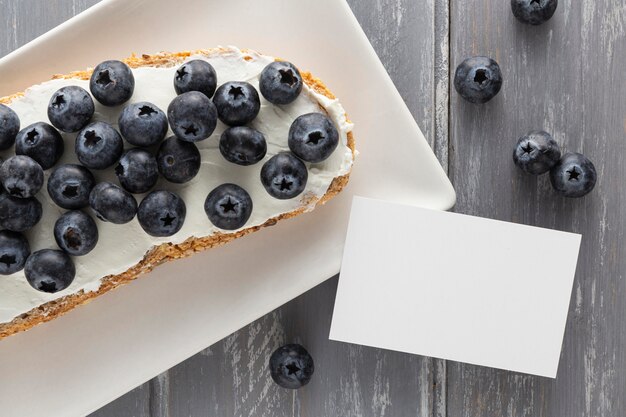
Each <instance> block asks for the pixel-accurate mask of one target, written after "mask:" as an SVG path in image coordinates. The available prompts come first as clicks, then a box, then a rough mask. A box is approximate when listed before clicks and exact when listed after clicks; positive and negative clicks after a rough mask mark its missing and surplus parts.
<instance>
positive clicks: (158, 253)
mask: <svg viewBox="0 0 626 417" xmlns="http://www.w3.org/2000/svg"><path fill="white" fill-rule="evenodd" d="M227 51H228V50H227V49H223V48H212V49H202V50H196V51H185V52H176V53H159V54H155V55H141V56H136V55H134V54H133V55H132V56H131V57H129V58H127V59H125V60H124V62H126V63H127V64H128V65H129V66H130V67H131V68H138V67H144V66H152V67H172V66H175V65H179V64H181V63H182V62H183V61H185V59H186V58H188V57H189V56H191V55H199V54H201V55H205V56H211V55H216V54H220V53H225V52H227ZM243 52H244V53H248V52H249V53H250V55H246V56H244V59H246V60H253V59H254V57H253V55H254V54H253V53H252V51H249V50H248V51H246V50H243ZM277 60H278V59H277ZM92 71H93V70H91V69H90V70H85V71H76V72H72V73H69V74H63V75H55V76H53V79H58V78H75V79H82V80H88V79H89V78H90V77H91V73H92ZM301 75H302V78H303V80H304V82H305V83H306V84H307V85H308V86H309V87H310V88H312V89H313V90H314V91H316V92H318V93H320V94H323V95H325V96H326V97H328V98H330V99H334V98H335V96H334V95H333V93H332V92H331V91H330V90H329V89H328V88H327V87H326V86H325V85H324V83H323V82H322V81H321V80H320V79H318V78H315V77H314V76H313V75H311V73H309V72H301ZM23 94H24V93H17V94H13V95H11V96H7V97H3V98H0V103H2V104H9V103H10V102H11V101H12V100H14V99H15V98H17V97H21V96H22V95H23ZM348 147H349V148H350V149H351V150H352V157H353V159H354V157H355V156H356V150H355V144H354V136H353V135H352V132H349V133H348ZM349 177H350V173H348V174H346V175H343V176H339V177H335V179H334V180H333V181H332V182H331V184H330V186H329V187H328V191H327V192H326V194H324V195H323V196H322V197H321V198H319V199H318V200H317V201H314V200H308V201H303V203H302V206H301V207H300V208H298V209H296V210H293V211H291V212H287V213H283V214H281V215H279V216H276V217H273V218H271V219H268V220H267V221H266V222H265V223H263V224H261V225H259V226H252V227H248V228H245V229H242V230H239V231H237V232H234V233H216V234H213V235H210V236H206V237H191V238H189V239H187V240H185V241H184V242H183V243H180V244H178V245H175V244H171V243H164V244H161V245H159V246H155V247H153V248H152V249H150V250H149V251H148V252H147V253H146V255H145V256H144V258H143V259H142V260H141V261H140V262H139V263H137V264H136V265H135V266H133V267H131V268H129V269H128V270H126V271H125V272H123V273H121V274H118V275H109V276H106V277H104V278H102V283H101V285H100V288H99V289H98V291H94V292H85V291H83V290H80V291H78V292H76V293H74V294H70V295H67V296H65V297H62V298H59V299H57V300H53V301H50V302H47V303H45V304H42V305H40V306H38V307H36V308H34V309H32V310H30V311H28V312H27V313H24V314H22V315H20V316H18V317H16V318H15V319H13V320H12V321H11V322H8V323H2V324H0V339H2V338H5V337H7V336H10V335H12V334H15V333H18V332H21V331H25V330H28V329H30V328H31V327H33V326H36V325H37V324H40V323H44V322H46V321H50V320H52V319H54V318H56V317H59V316H61V315H63V314H65V313H67V312H68V311H70V310H72V309H73V308H75V307H77V306H79V305H82V304H86V303H88V302H89V301H91V300H92V299H94V298H96V297H98V296H99V295H102V294H104V293H106V292H108V291H111V290H112V289H114V288H117V287H119V286H121V285H123V284H126V283H128V282H130V281H133V280H135V279H137V278H138V277H140V276H142V275H143V274H145V273H147V272H149V271H151V270H152V269H153V268H155V267H156V266H158V265H160V264H162V263H165V262H169V261H172V260H175V259H180V258H185V257H187V256H191V255H193V254H194V253H197V252H201V251H204V250H207V249H211V248H215V247H217V246H221V245H224V244H226V243H228V242H230V241H232V240H234V239H237V238H240V237H243V236H245V235H248V234H250V233H253V232H256V231H258V230H261V229H262V228H264V227H267V226H273V225H275V224H276V223H277V222H279V221H280V220H284V219H289V218H291V217H295V216H297V215H299V214H302V213H304V212H306V211H307V207H310V205H311V204H315V206H318V205H322V204H324V203H326V202H327V201H328V200H330V199H331V198H333V197H334V196H335V195H337V194H338V193H339V192H340V191H341V190H342V189H343V188H344V187H345V186H346V185H347V184H348V180H349Z"/></svg>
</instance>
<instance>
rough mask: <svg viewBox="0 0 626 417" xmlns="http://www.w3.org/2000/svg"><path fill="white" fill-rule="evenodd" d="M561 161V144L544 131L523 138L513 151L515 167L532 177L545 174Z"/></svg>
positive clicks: (531, 133) (534, 132)
mask: <svg viewBox="0 0 626 417" xmlns="http://www.w3.org/2000/svg"><path fill="white" fill-rule="evenodd" d="M559 159H561V150H560V149H559V144H558V143H556V141H555V140H554V139H553V138H552V136H550V134H549V133H546V132H543V131H533V132H530V133H528V134H527V135H525V136H522V137H521V138H519V140H518V141H517V145H515V150H514V151H513V162H515V165H517V166H518V167H519V168H520V169H522V170H523V171H525V172H527V173H529V174H532V175H541V174H545V173H546V172H548V171H550V168H552V167H553V166H554V165H556V163H557V162H559Z"/></svg>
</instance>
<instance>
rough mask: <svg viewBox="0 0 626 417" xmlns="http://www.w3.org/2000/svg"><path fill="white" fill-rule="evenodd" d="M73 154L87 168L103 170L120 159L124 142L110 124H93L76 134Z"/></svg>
mask: <svg viewBox="0 0 626 417" xmlns="http://www.w3.org/2000/svg"><path fill="white" fill-rule="evenodd" d="M74 152H76V156H77V157H78V160H79V161H80V163H81V164H83V165H84V166H86V167H87V168H91V169H105V168H108V167H110V166H111V165H113V164H114V163H116V162H117V161H118V160H119V159H120V156H122V152H124V141H123V140H122V137H121V136H120V134H119V133H118V132H117V130H115V129H114V128H113V126H111V125H110V124H108V123H106V122H93V123H91V124H89V125H87V126H86V127H85V128H83V130H81V131H80V132H78V135H77V136H76V142H75V144H74Z"/></svg>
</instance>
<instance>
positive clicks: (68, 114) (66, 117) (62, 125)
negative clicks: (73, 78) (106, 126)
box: [48, 85, 95, 132]
mask: <svg viewBox="0 0 626 417" xmlns="http://www.w3.org/2000/svg"><path fill="white" fill-rule="evenodd" d="M94 111H95V106H94V104H93V100H92V99H91V96H90V95H89V93H88V92H87V90H85V89H84V88H81V87H78V86H76V85H70V86H67V87H61V88H60V89H58V90H57V91H56V92H55V93H54V94H53V95H52V97H51V98H50V102H49V103H48V119H50V123H52V125H53V126H54V127H56V128H57V129H59V130H61V131H63V132H78V131H79V130H80V129H82V128H83V127H85V126H86V125H87V123H89V121H90V120H91V118H92V117H93V113H94Z"/></svg>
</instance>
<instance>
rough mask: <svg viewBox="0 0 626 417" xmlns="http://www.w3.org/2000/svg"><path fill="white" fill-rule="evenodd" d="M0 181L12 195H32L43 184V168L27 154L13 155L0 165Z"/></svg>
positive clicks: (19, 196)
mask: <svg viewBox="0 0 626 417" xmlns="http://www.w3.org/2000/svg"><path fill="white" fill-rule="evenodd" d="M0 182H1V183H2V187H4V189H5V191H6V192H7V193H8V194H9V195H10V196H12V197H17V198H29V197H33V196H34V195H35V194H37V193H38V192H39V190H41V187H42V186H43V169H42V168H41V165H39V164H38V163H37V162H36V161H35V160H34V159H32V158H31V157H29V156H25V155H15V156H12V157H10V158H9V159H7V160H6V161H4V162H3V163H2V165H0Z"/></svg>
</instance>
